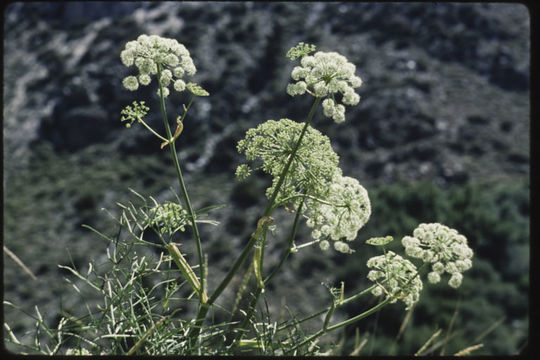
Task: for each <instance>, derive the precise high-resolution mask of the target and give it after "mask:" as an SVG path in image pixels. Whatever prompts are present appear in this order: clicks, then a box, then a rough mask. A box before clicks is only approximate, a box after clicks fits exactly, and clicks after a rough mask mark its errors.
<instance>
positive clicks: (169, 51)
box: [120, 35, 197, 96]
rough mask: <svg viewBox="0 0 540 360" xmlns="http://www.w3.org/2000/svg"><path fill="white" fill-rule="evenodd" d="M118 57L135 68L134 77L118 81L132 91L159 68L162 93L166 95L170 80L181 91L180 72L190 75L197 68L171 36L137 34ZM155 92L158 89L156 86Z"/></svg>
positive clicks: (156, 72) (182, 89) (182, 46)
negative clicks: (136, 71)
mask: <svg viewBox="0 0 540 360" xmlns="http://www.w3.org/2000/svg"><path fill="white" fill-rule="evenodd" d="M120 58H121V59H122V63H123V64H124V65H125V66H128V67H129V66H132V65H135V66H136V67H137V69H138V70H139V75H138V76H133V75H131V76H128V77H126V78H124V80H123V81H122V83H123V85H124V87H125V88H126V89H128V90H131V91H135V90H137V89H138V88H139V84H140V85H148V84H150V82H151V77H150V75H157V74H158V67H161V69H162V70H161V71H160V74H161V76H160V79H159V81H160V83H161V85H162V87H163V95H164V96H168V95H169V88H168V87H169V85H170V84H171V82H172V83H173V88H174V90H176V91H178V92H181V91H184V89H185V88H186V83H185V82H184V80H182V77H183V76H184V74H188V75H193V74H195V72H196V71H197V70H196V68H195V65H194V64H193V60H192V59H191V57H190V55H189V51H188V50H187V49H186V47H185V46H184V45H182V44H180V43H179V42H178V41H176V40H175V39H167V38H162V37H160V36H157V35H150V36H148V35H140V36H139V37H138V38H137V40H133V41H129V42H128V43H126V46H125V48H124V50H122V52H121V53H120ZM158 94H159V89H158Z"/></svg>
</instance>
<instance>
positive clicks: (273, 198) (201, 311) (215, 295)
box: [190, 97, 321, 339]
mask: <svg viewBox="0 0 540 360" xmlns="http://www.w3.org/2000/svg"><path fill="white" fill-rule="evenodd" d="M320 101H321V99H320V98H319V97H316V98H315V101H314V102H313V105H312V106H311V110H310V111H309V114H308V116H307V119H306V121H305V125H304V127H303V129H302V132H301V133H300V136H299V137H298V140H297V141H296V144H295V146H294V148H293V150H292V152H291V154H290V155H289V159H288V161H287V164H286V165H285V167H284V168H283V171H282V172H281V174H280V176H279V179H278V181H277V184H276V186H275V188H274V191H273V193H272V195H271V196H270V201H269V203H268V206H267V207H266V209H265V211H264V214H263V218H264V217H267V216H270V215H271V214H272V212H273V211H274V209H275V208H274V202H275V201H276V198H277V196H278V193H279V191H280V189H281V186H282V185H283V181H284V180H285V176H286V175H287V173H288V172H289V169H290V167H291V164H292V162H293V159H294V157H295V156H296V153H297V151H298V148H300V144H301V142H302V139H303V138H304V135H305V133H306V131H307V129H308V127H309V124H310V123H311V120H313V116H314V115H315V110H316V109H317V106H318V105H319V103H320ZM257 240H258V239H257V236H255V233H253V234H252V235H251V238H250V239H249V242H248V243H247V244H246V246H245V247H244V249H243V250H242V252H241V253H240V255H239V256H238V258H237V259H236V260H235V262H234V263H233V266H232V267H231V269H230V270H229V272H228V273H227V275H226V276H225V278H224V279H223V280H222V281H221V283H220V284H219V285H218V287H217V288H216V290H215V291H214V293H213V294H212V296H210V299H208V302H207V303H206V304H204V306H200V307H199V312H198V314H197V320H196V321H195V326H194V327H193V328H192V332H191V334H190V336H191V339H195V338H196V337H198V336H199V333H200V329H201V325H202V323H203V321H204V319H205V318H206V314H207V313H208V310H209V308H210V305H212V304H213V303H214V302H215V301H216V299H217V298H218V297H219V295H221V293H222V292H223V290H225V288H226V287H227V286H228V285H229V283H230V282H231V280H232V278H233V277H234V275H235V274H236V272H237V271H238V269H239V268H240V266H241V265H242V264H243V263H244V261H245V259H246V258H247V256H248V255H249V253H250V251H251V249H252V248H253V246H254V245H255V243H256V242H257Z"/></svg>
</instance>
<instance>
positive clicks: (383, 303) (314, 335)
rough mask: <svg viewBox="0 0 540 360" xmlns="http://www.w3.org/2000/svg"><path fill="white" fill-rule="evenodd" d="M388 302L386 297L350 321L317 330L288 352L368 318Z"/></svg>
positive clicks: (389, 299) (390, 299) (388, 299)
mask: <svg viewBox="0 0 540 360" xmlns="http://www.w3.org/2000/svg"><path fill="white" fill-rule="evenodd" d="M390 301H392V298H391V297H388V298H387V299H386V300H384V301H382V302H380V303H379V304H377V305H375V306H374V307H372V308H371V309H369V310H366V311H364V312H363V313H361V314H358V315H356V316H354V317H352V318H350V319H347V320H345V321H342V322H340V323H337V324H335V325H332V326H328V327H326V328H324V327H323V328H322V329H321V330H319V331H318V332H316V333H315V334H313V335H311V336H310V337H308V338H307V339H305V340H304V341H302V342H301V343H299V344H297V345H295V346H294V347H293V348H291V349H290V350H289V351H290V352H292V351H294V350H296V349H298V348H299V347H301V346H303V345H305V344H307V343H309V342H310V341H313V340H315V339H316V338H318V337H320V336H322V335H324V334H326V333H328V332H330V331H333V330H336V329H339V328H342V327H344V326H347V325H350V324H352V323H354V322H356V321H359V320H362V319H363V318H366V317H368V316H369V315H371V314H373V313H375V312H377V311H379V310H380V309H382V308H383V307H384V306H386V305H387V304H388V303H389V302H390Z"/></svg>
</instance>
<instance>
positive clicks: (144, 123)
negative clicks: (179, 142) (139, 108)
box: [139, 118, 167, 141]
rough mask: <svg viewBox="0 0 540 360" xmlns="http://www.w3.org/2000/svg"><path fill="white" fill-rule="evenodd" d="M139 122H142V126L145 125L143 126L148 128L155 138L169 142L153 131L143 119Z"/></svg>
mask: <svg viewBox="0 0 540 360" xmlns="http://www.w3.org/2000/svg"><path fill="white" fill-rule="evenodd" d="M139 122H140V123H141V124H143V126H144V127H145V128H147V129H148V130H149V131H150V132H151V133H152V134H154V135H155V136H157V137H158V138H159V139H160V140H162V141H167V139H165V138H164V137H163V136H161V135H159V134H158V133H157V132H156V131H154V129H152V128H151V127H150V125H148V124H147V123H146V122H145V121H144V120H143V119H141V118H139Z"/></svg>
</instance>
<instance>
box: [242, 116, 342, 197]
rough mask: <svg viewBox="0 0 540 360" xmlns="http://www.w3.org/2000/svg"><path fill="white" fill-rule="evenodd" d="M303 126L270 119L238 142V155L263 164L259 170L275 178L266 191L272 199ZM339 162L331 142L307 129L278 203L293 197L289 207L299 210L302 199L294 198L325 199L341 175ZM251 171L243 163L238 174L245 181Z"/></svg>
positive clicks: (313, 130) (249, 131)
mask: <svg viewBox="0 0 540 360" xmlns="http://www.w3.org/2000/svg"><path fill="white" fill-rule="evenodd" d="M303 127H304V124H302V123H297V122H295V121H292V120H289V119H281V120H279V121H275V120H268V121H266V122H264V123H262V124H260V125H259V126H258V127H257V128H254V129H249V130H248V131H247V132H246V136H245V138H244V139H242V140H240V141H239V142H238V146H237V149H238V152H240V153H244V154H245V156H246V159H247V160H248V161H255V160H258V161H260V162H261V165H260V166H259V167H256V169H259V168H260V169H262V170H263V171H264V172H265V173H267V174H269V175H271V176H272V177H273V181H272V186H271V187H269V188H268V189H267V190H266V196H267V197H269V198H270V196H271V194H272V193H273V192H274V189H275V188H276V186H277V182H278V179H279V176H280V175H281V172H282V171H283V168H284V167H285V165H286V164H287V162H288V160H289V158H290V156H291V155H292V152H293V149H294V146H295V144H296V142H297V140H298V138H299V136H300V133H301V131H302V128H303ZM338 162H339V157H338V155H337V154H336V153H335V152H334V150H333V149H332V146H331V145H330V139H329V138H328V137H327V136H325V135H323V134H321V132H319V131H318V130H316V129H314V128H312V127H308V128H307V131H306V133H305V135H304V138H303V140H302V145H301V146H300V147H299V148H298V150H297V152H296V154H295V157H294V159H293V161H292V164H291V167H290V169H289V172H288V173H287V176H286V177H285V180H284V182H283V184H282V186H281V189H280V192H279V194H278V196H277V198H276V202H277V203H280V202H281V201H282V200H284V199H287V198H290V197H293V199H292V200H291V201H290V204H291V205H293V206H295V207H296V206H298V204H299V203H300V202H301V201H302V198H301V196H296V197H295V195H303V194H309V195H312V196H316V197H324V196H326V194H327V193H328V188H329V185H330V183H331V181H332V179H334V177H335V175H336V174H337V173H339V174H341V170H340V169H339V167H338ZM250 172H251V168H250V167H249V166H248V165H247V164H242V165H240V166H239V167H238V168H237V171H236V175H237V177H238V178H239V180H243V179H245V178H246V177H247V176H248V175H249V174H250Z"/></svg>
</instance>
